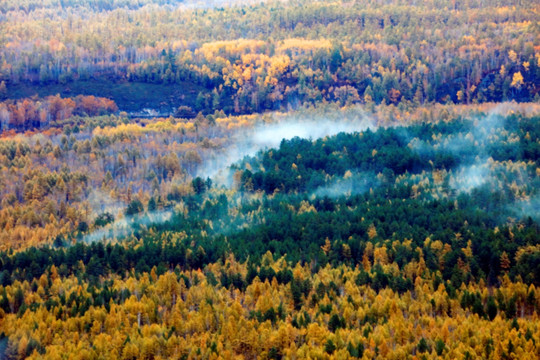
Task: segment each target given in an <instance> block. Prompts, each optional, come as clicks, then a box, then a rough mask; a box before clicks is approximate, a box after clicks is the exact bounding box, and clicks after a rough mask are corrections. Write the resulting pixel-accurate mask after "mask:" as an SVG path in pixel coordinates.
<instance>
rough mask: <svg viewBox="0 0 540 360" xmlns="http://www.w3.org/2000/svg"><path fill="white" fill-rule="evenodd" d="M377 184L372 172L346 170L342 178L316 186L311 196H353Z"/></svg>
mask: <svg viewBox="0 0 540 360" xmlns="http://www.w3.org/2000/svg"><path fill="white" fill-rule="evenodd" d="M379 184H380V181H379V180H378V179H377V178H376V177H375V175H374V174H367V173H350V172H348V173H346V174H345V176H344V177H343V178H339V179H337V180H335V181H332V182H331V183H330V184H328V185H326V186H321V187H319V188H317V190H315V191H314V192H313V194H312V197H325V196H326V197H330V198H337V197H340V196H353V195H358V194H363V193H365V192H367V191H369V190H370V189H372V188H374V187H377V186H378V185H379Z"/></svg>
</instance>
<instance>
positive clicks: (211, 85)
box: [0, 0, 540, 114]
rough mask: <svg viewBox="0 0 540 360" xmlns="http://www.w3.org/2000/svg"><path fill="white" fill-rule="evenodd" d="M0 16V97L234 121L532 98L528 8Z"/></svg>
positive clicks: (148, 4)
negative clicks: (267, 114)
mask: <svg viewBox="0 0 540 360" xmlns="http://www.w3.org/2000/svg"><path fill="white" fill-rule="evenodd" d="M190 5H192V6H190ZM0 11H1V13H0V16H2V30H1V31H0V82H1V85H0V100H1V99H2V98H10V99H16V98H21V97H29V96H32V95H34V94H38V95H39V96H40V97H46V96H50V95H56V94H57V93H60V94H61V95H62V96H63V97H71V96H72V95H73V94H74V93H75V95H78V94H83V95H95V96H103V95H106V96H107V97H109V98H112V99H113V100H115V101H116V102H117V104H118V106H119V107H120V109H121V110H126V111H134V112H136V111H139V110H140V109H141V108H142V107H149V108H155V109H159V110H160V111H161V112H167V113H173V112H174V110H175V109H177V108H178V107H180V106H188V107H190V108H191V109H193V111H194V112H195V114H196V113H198V112H199V111H202V112H203V113H204V114H208V113H213V112H214V111H215V110H224V111H225V113H227V114H231V113H234V114H239V113H252V112H258V111H262V110H268V109H273V110H277V109H287V108H289V107H293V108H295V107H297V106H298V105H299V104H303V103H306V102H308V103H318V102H320V101H337V102H340V103H342V104H351V103H357V102H361V103H370V102H374V103H375V104H379V103H382V102H384V103H386V104H396V105H397V104H401V103H403V104H404V105H411V104H413V105H415V104H416V105H418V104H425V103H433V102H438V103H450V102H452V103H465V104H469V103H473V102H494V101H506V100H516V101H531V100H533V99H536V98H538V91H539V88H538V84H539V83H540V57H539V55H538V46H539V45H538V33H539V23H538V8H537V4H536V1H532V0H522V1H520V2H519V6H516V4H515V2H514V1H505V0H499V1H489V2H486V1H482V0H470V1H453V0H452V1H451V0H436V1H422V2H417V1H410V0H403V1H375V0H373V1H351V2H341V1H338V2H329V1H315V2H314V1H308V0H298V1H291V2H281V1H270V2H264V3H257V4H253V5H245V6H222V7H211V6H209V4H207V5H206V6H204V7H203V8H200V7H198V6H197V4H195V3H193V2H191V3H190V2H187V3H185V4H184V3H182V2H179V1H150V0H149V1H99V2H97V4H96V3H95V2H92V3H90V2H84V1H76V2H75V1H32V0H29V1H24V2H21V1H4V2H3V3H2V4H1V5H0ZM144 84H146V86H144ZM147 89H152V90H150V91H148V90H147ZM135 100H136V101H135Z"/></svg>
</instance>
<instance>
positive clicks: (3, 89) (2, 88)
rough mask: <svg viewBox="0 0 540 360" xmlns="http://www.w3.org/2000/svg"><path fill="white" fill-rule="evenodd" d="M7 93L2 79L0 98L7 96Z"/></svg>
mask: <svg viewBox="0 0 540 360" xmlns="http://www.w3.org/2000/svg"><path fill="white" fill-rule="evenodd" d="M7 95H8V91H7V86H6V82H5V81H2V82H0V100H4V99H5V98H7Z"/></svg>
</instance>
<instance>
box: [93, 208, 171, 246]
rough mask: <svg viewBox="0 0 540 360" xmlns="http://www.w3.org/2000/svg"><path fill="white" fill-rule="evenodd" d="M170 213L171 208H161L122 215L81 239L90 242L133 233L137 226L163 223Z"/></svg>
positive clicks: (117, 237)
mask: <svg viewBox="0 0 540 360" xmlns="http://www.w3.org/2000/svg"><path fill="white" fill-rule="evenodd" d="M172 215H173V211H172V210H162V211H155V212H151V213H141V214H137V215H133V216H128V217H124V218H121V219H118V220H115V221H114V222H112V223H110V224H107V225H106V226H104V227H102V228H100V229H97V230H95V231H93V232H91V233H89V234H86V235H84V236H83V238H82V241H83V242H85V243H92V242H95V241H100V240H105V239H108V240H113V239H119V238H123V237H126V236H129V235H131V234H133V233H134V232H135V229H136V228H137V227H141V226H142V227H146V226H149V225H151V224H155V223H163V222H165V221H168V220H170V219H171V217H172Z"/></svg>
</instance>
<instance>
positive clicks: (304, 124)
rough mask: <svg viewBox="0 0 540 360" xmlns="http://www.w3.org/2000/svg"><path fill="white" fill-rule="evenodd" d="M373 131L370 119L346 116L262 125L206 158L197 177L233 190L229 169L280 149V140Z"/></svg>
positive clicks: (290, 120) (300, 119) (290, 119)
mask: <svg viewBox="0 0 540 360" xmlns="http://www.w3.org/2000/svg"><path fill="white" fill-rule="evenodd" d="M368 128H371V129H373V128H374V125H373V121H372V120H371V119H369V118H368V117H367V116H364V115H361V116H355V117H353V118H347V117H344V118H342V119H339V120H329V119H326V118H318V117H310V118H305V117H292V116H291V117H286V118H284V119H280V121H279V122H276V123H266V124H265V123H260V124H258V125H256V126H255V127H253V128H252V129H247V130H241V131H239V132H238V133H237V134H236V135H235V136H234V137H233V139H232V144H231V145H230V146H229V147H228V148H227V149H225V150H224V151H225V153H222V154H216V155H215V157H213V158H210V159H206V161H205V165H204V166H202V167H201V168H200V169H199V171H198V173H197V176H200V177H203V178H206V177H209V178H212V180H213V181H214V183H215V184H217V185H223V186H226V187H230V186H231V184H232V173H231V171H230V166H231V165H233V164H234V163H237V162H239V161H241V160H242V159H244V158H245V157H248V156H255V155H256V154H257V153H258V152H259V151H261V150H265V149H270V148H278V147H279V145H280V143H281V141H283V140H290V139H292V138H294V137H300V138H304V139H311V140H315V139H319V138H323V137H325V136H332V135H336V134H338V133H340V132H348V133H352V132H359V131H364V130H366V129H368Z"/></svg>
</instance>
